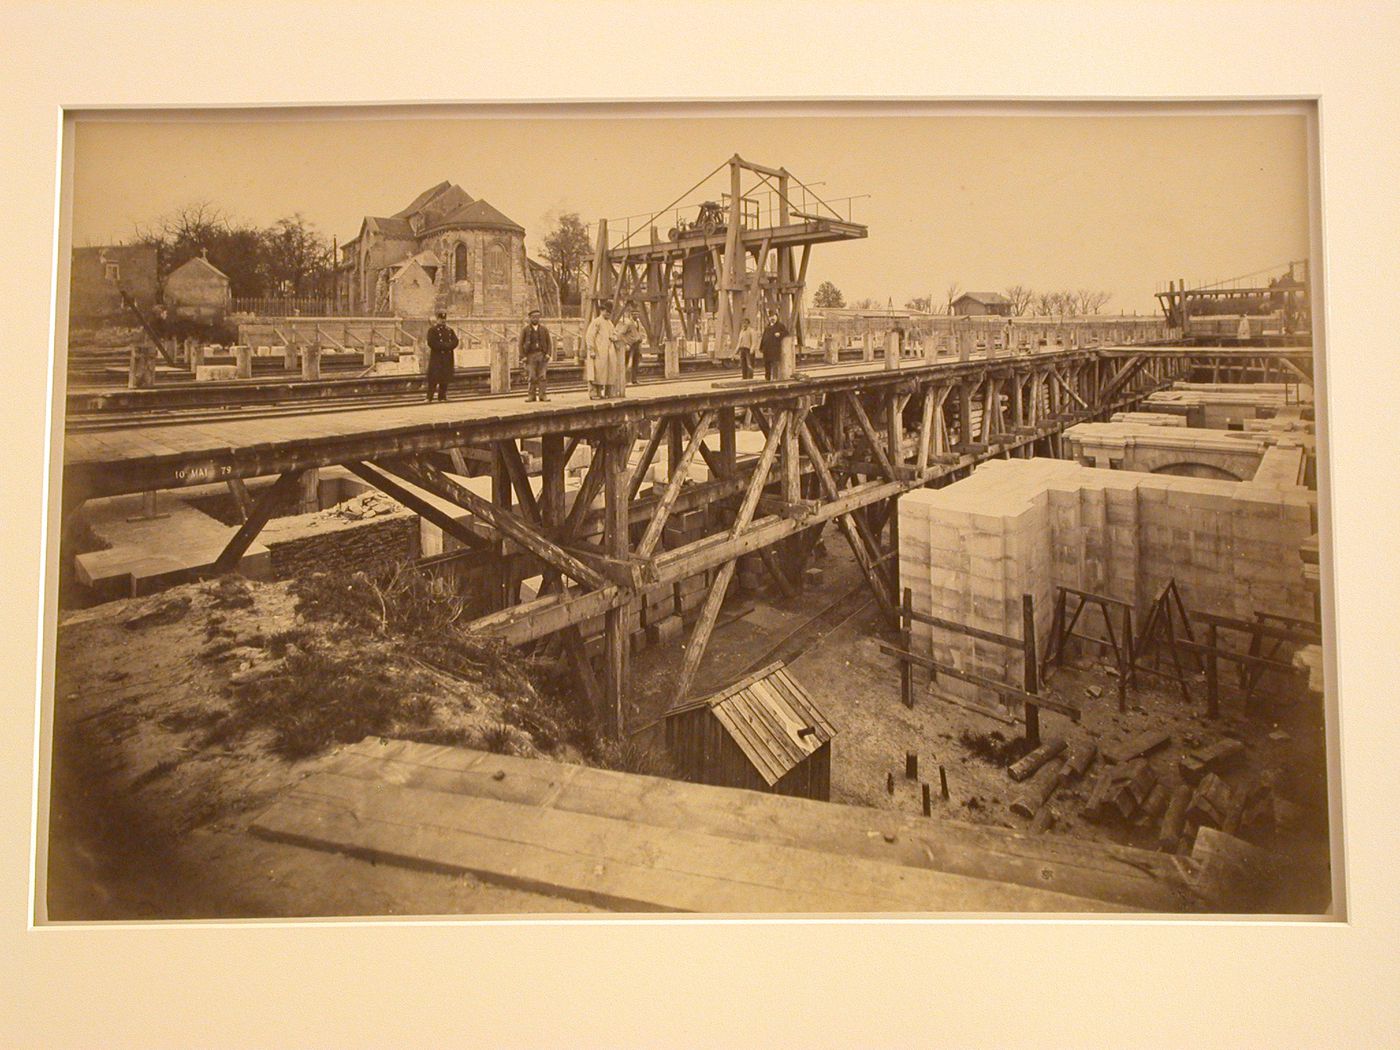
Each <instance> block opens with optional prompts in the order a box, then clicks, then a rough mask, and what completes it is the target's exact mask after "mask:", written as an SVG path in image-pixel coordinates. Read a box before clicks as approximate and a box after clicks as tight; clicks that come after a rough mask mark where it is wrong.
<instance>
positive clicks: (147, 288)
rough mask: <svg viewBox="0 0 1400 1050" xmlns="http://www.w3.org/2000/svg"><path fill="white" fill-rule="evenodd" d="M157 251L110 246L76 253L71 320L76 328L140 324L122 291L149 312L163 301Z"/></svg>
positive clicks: (140, 246)
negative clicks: (124, 300)
mask: <svg viewBox="0 0 1400 1050" xmlns="http://www.w3.org/2000/svg"><path fill="white" fill-rule="evenodd" d="M157 262H158V260H157V257H156V249H155V248H154V247H153V246H151V245H148V244H109V245H104V246H102V247H99V248H74V249H73V274H72V280H71V283H70V284H69V295H68V318H69V323H70V324H72V325H75V326H77V325H83V326H89V325H101V324H123V325H134V324H136V323H137V322H136V318H135V316H134V315H133V314H132V313H131V312H130V311H129V310H128V309H127V308H126V307H125V306H124V305H123V304H122V297H121V291H120V290H119V289H125V291H126V293H127V294H128V295H130V296H131V298H132V299H134V300H135V302H136V305H137V306H138V307H140V308H141V309H142V310H149V309H150V307H151V306H152V305H153V304H154V303H155V302H156V300H157V299H158V298H159V297H160V284H159V279H158V277H157V273H156V267H157Z"/></svg>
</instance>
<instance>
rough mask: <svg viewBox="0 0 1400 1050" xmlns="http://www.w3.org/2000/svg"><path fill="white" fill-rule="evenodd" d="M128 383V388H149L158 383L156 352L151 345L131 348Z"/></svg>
mask: <svg viewBox="0 0 1400 1050" xmlns="http://www.w3.org/2000/svg"><path fill="white" fill-rule="evenodd" d="M126 385H127V389H128V390H148V389H150V388H151V387H153V386H155V385H156V352H155V351H154V350H152V349H151V348H150V347H146V346H133V347H132V348H131V362H130V366H129V368H128V369H127V382H126Z"/></svg>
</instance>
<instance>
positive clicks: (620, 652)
mask: <svg viewBox="0 0 1400 1050" xmlns="http://www.w3.org/2000/svg"><path fill="white" fill-rule="evenodd" d="M631 448H632V436H631V431H630V430H629V429H627V428H626V427H623V428H619V429H617V430H613V431H610V432H609V433H608V436H607V439H606V440H605V441H604V442H603V447H602V450H601V451H602V455H604V456H605V457H606V462H605V463H604V464H603V466H604V470H605V471H606V473H605V474H604V480H603V549H604V550H605V551H607V554H608V556H609V557H611V558H626V557H627V548H628V536H627V527H628V517H627V481H628V477H627V455H628V453H629V452H630V451H631ZM626 611H627V606H626V605H625V604H624V605H622V606H619V607H617V608H613V609H609V610H608V611H607V614H606V615H605V617H604V635H605V641H604V648H605V650H606V656H605V663H606V665H607V666H606V669H605V673H604V683H603V697H604V702H603V707H604V710H603V712H602V714H603V731H604V732H605V733H606V734H607V735H608V736H610V737H612V738H614V739H620V738H621V736H622V734H623V731H624V728H625V724H626V710H625V707H626V703H627V682H628V657H629V655H630V648H631V646H630V641H631V640H630V639H629V638H628V637H627V623H626V619H625V616H626Z"/></svg>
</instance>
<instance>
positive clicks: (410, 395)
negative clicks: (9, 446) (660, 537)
mask: <svg viewBox="0 0 1400 1050" xmlns="http://www.w3.org/2000/svg"><path fill="white" fill-rule="evenodd" d="M822 367H823V364H821V363H817V362H803V364H802V368H803V369H804V370H807V371H820V370H821V368H822ZM561 371H563V372H564V375H563V376H560V377H558V378H554V379H551V381H550V384H549V388H550V390H551V392H554V393H570V392H575V393H576V392H579V391H582V390H584V389H585V386H586V384H585V383H584V382H583V379H582V375H581V373H580V370H579V369H578V368H577V366H567V365H566V366H565V367H564V368H563V369H561ZM640 374H641V379H640V381H639V382H637V383H634V384H630V385H631V386H633V387H647V386H651V385H654V384H659V383H665V382H672V381H673V380H667V379H665V377H664V375H663V373H662V370H661V368H660V367H659V366H657V365H643V366H642V369H641V373H640ZM737 374H738V367H737V365H718V364H710V363H707V362H706V363H700V362H692V363H690V364H689V365H688V367H686V368H685V369H684V370H683V372H682V378H703V377H706V376H713V377H715V378H723V377H726V376H729V377H736V376H737ZM345 378H346V377H340V378H337V377H328V379H327V380H326V383H327V384H336V383H342V382H344V379H345ZM348 378H351V379H352V380H353V379H355V378H361V377H348ZM417 378H418V377H411V376H409V377H404V379H403V384H401V385H400V388H399V389H394V390H390V391H384V390H375V389H372V388H370V389H363V388H362V389H355V390H349V391H347V392H345V393H326V392H325V391H326V389H327V387H326V386H322V385H320V384H317V383H315V382H304V381H301V380H291V379H281V380H277V381H274V382H275V383H276V384H277V385H278V387H279V389H278V390H277V391H274V392H272V393H270V394H266V395H264V394H261V393H260V392H258V391H256V390H255V389H253V388H251V387H248V386H241V387H240V386H235V385H233V384H226V385H221V386H220V387H218V388H213V387H204V388H202V389H200V391H199V395H200V397H201V398H208V399H209V403H207V404H198V405H178V404H177V405H173V406H170V407H160V406H159V405H156V406H152V407H145V406H143V407H141V408H136V409H132V408H126V407H122V406H121V405H120V403H118V404H117V405H114V406H112V407H106V406H105V405H104V404H103V403H104V401H105V400H106V399H107V397H108V396H109V395H117V396H116V397H115V398H113V400H116V401H118V402H120V400H122V398H121V395H122V394H124V393H125V391H120V390H114V391H107V390H104V389H100V388H99V389H88V390H70V392H69V394H68V409H67V412H66V415H65V421H64V425H65V429H66V430H67V432H69V433H82V432H91V431H118V430H130V429H136V428H140V427H148V426H156V425H159V426H169V425H181V424H185V425H190V426H194V425H197V424H200V423H208V422H213V421H222V420H228V419H274V418H286V417H289V416H298V417H300V416H317V415H324V414H328V413H336V412H349V411H357V410H360V409H366V408H394V407H400V406H404V405H412V404H416V403H419V402H422V401H423V399H424V392H423V389H422V386H421V383H413V381H414V380H415V379H417ZM243 382H247V381H243ZM410 383H412V384H413V385H412V386H408V384H410ZM489 383H490V373H489V370H487V369H470V370H466V369H462V370H459V371H458V373H457V379H456V381H455V384H454V387H453V388H452V390H451V397H452V399H453V400H454V401H480V400H486V399H488V398H493V397H501V396H503V395H501V394H493V393H492V392H491V391H490V389H489ZM404 386H408V388H406V389H405V388H403V387H404ZM191 387H193V384H191V383H182V384H179V385H175V384H170V385H168V386H164V387H157V388H154V390H153V391H151V392H148V391H137V392H134V393H136V394H138V395H139V396H141V398H142V399H143V400H146V399H148V398H149V399H150V400H154V401H159V399H160V397H161V395H162V394H166V395H167V396H168V397H169V398H171V399H172V400H178V399H179V398H180V397H181V395H182V394H186V393H189V392H190V391H191ZM519 391H520V393H521V394H522V396H523V393H524V386H523V383H522V384H521V385H520V387H519ZM221 393H222V394H224V395H226V396H227V397H228V399H229V400H228V401H227V402H221V401H219V400H218V399H219V397H220V395H221ZM252 395H257V398H256V399H251V397H252ZM264 396H265V397H266V399H263V397H264ZM245 398H248V399H249V400H246V401H244V402H243V403H239V400H240V399H245ZM92 404H96V405H99V406H102V407H97V408H89V407H79V406H84V405H92Z"/></svg>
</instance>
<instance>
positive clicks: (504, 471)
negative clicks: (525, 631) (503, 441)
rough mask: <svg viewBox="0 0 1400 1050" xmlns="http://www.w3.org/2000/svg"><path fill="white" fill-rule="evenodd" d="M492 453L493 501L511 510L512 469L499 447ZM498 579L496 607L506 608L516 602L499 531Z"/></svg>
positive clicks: (497, 551) (497, 550)
mask: <svg viewBox="0 0 1400 1050" xmlns="http://www.w3.org/2000/svg"><path fill="white" fill-rule="evenodd" d="M492 449H493V451H492V454H491V501H492V502H493V503H495V504H496V506H498V507H500V508H502V509H503V510H509V509H510V505H511V482H510V471H509V469H508V468H507V467H506V461H505V456H504V455H502V454H501V451H500V449H499V448H497V447H495V446H492ZM495 561H496V579H495V588H494V589H495V594H494V595H492V597H493V598H494V600H495V605H496V608H498V609H506V608H509V607H510V606H512V605H514V604H515V598H514V596H513V595H512V593H511V592H512V590H513V588H512V587H511V582H512V575H513V573H512V571H511V568H510V563H509V561H508V560H507V557H506V543H505V540H504V538H503V537H502V536H501V534H500V533H499V532H498V533H497V534H496V544H495Z"/></svg>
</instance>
